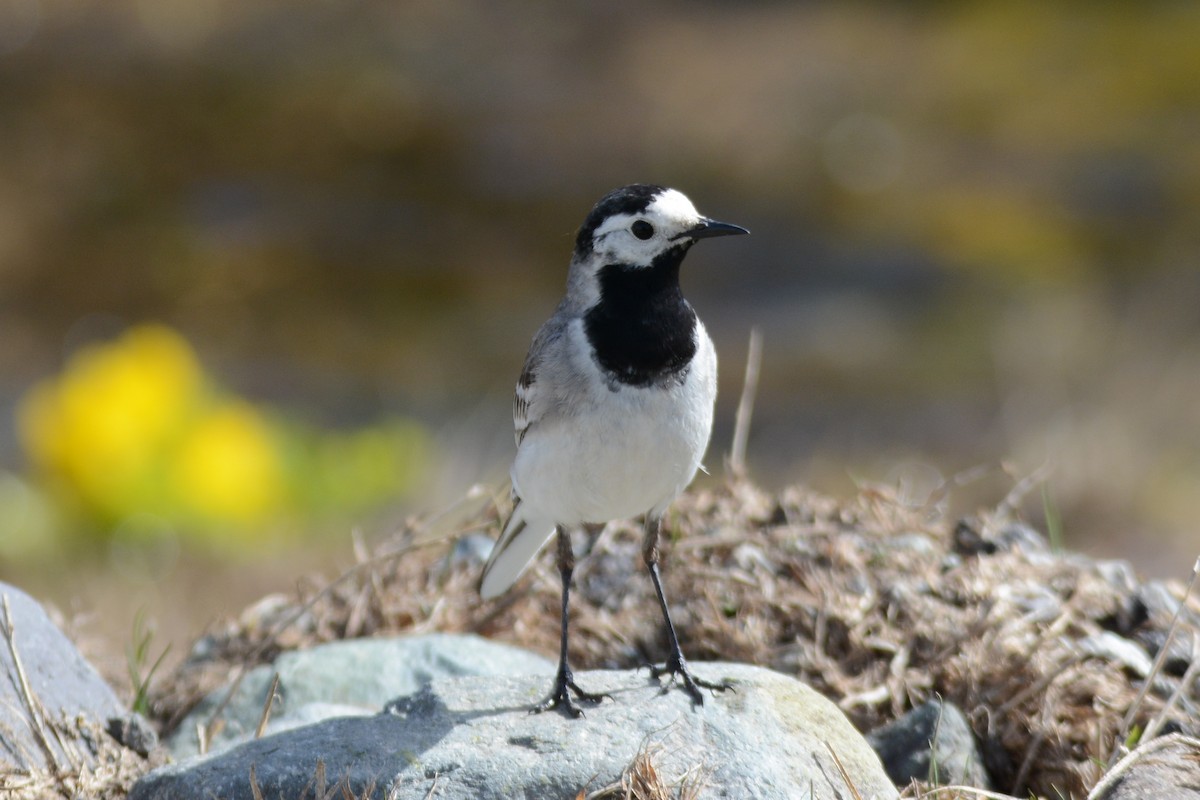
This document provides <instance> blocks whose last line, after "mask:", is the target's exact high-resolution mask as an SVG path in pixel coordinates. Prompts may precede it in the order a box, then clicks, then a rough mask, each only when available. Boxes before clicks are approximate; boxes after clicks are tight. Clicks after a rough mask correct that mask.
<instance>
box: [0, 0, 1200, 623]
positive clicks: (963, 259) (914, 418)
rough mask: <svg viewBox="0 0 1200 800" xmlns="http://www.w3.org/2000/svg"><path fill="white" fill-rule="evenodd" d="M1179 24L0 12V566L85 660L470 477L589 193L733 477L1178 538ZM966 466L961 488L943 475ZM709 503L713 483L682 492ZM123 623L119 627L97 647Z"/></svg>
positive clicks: (507, 454)
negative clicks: (740, 408) (100, 637)
mask: <svg viewBox="0 0 1200 800" xmlns="http://www.w3.org/2000/svg"><path fill="white" fill-rule="evenodd" d="M1197 42H1200V5H1198V4H1195V3H1187V2H1145V3H1138V4H1129V3H1116V2H1112V3H1109V2H1092V3H1063V4H1047V3H1036V2H1022V1H1018V2H1004V3H1000V2H994V3H988V2H964V3H945V2H938V3H932V2H930V3H896V2H865V1H864V2H855V3H823V4H815V3H813V4H810V3H788V2H740V3H733V2H707V3H683V2H678V3H645V2H640V3H633V2H624V1H622V0H617V1H616V2H613V1H611V0H610V1H608V2H590V1H585V0H577V1H576V2H568V3H558V4H541V3H523V2H516V1H515V0H406V2H403V3H397V2H388V1H386V0H354V1H353V2H329V1H327V0H305V1H304V2H295V0H286V2H285V1H284V0H236V2H235V0H104V1H103V2H100V0H93V1H92V2H88V0H0V579H4V580H8V581H12V582H15V583H17V584H19V585H22V586H23V587H25V588H27V589H29V590H30V591H33V592H35V593H37V594H39V596H41V597H42V598H44V599H48V600H51V601H53V602H55V603H57V604H58V605H59V607H60V608H63V609H64V610H65V611H67V612H68V613H84V614H91V615H92V616H93V617H94V625H93V626H92V627H91V629H92V630H95V631H99V632H101V633H104V634H106V635H110V636H112V637H115V638H116V640H117V641H123V640H122V639H121V637H122V636H124V637H125V639H128V637H129V635H130V634H129V631H130V629H131V627H132V624H133V623H131V620H132V619H133V618H134V614H135V612H136V611H137V610H138V609H141V610H143V611H144V612H145V613H147V614H148V616H149V617H150V618H152V620H155V621H156V622H157V624H158V625H159V626H160V627H162V628H165V629H166V630H165V632H164V633H163V634H162V635H163V636H164V638H166V639H167V640H171V639H172V638H174V639H177V640H181V641H187V640H188V639H189V638H190V637H191V636H193V635H195V634H197V633H199V632H200V630H202V628H203V626H204V624H205V623H206V622H207V621H208V620H210V619H211V618H212V617H213V616H214V615H216V614H222V613H230V612H232V611H235V610H236V609H238V608H240V607H241V606H242V605H244V604H245V603H246V602H248V601H250V600H253V599H254V598H257V597H259V596H261V595H263V594H265V593H267V592H268V591H273V590H281V589H282V590H286V589H287V588H288V587H289V586H291V585H292V584H293V583H294V581H295V580H296V578H297V576H299V575H300V574H302V573H303V572H305V571H306V570H309V569H313V568H318V567H319V568H324V569H326V570H331V569H336V568H337V567H338V566H339V565H341V566H344V565H345V564H346V563H349V561H350V560H351V556H350V539H351V535H350V533H351V531H352V530H357V531H359V532H360V533H361V535H362V537H363V538H365V539H368V540H369V539H371V538H374V537H378V536H382V535H385V534H386V533H387V532H388V531H389V530H390V529H391V526H392V525H394V522H395V520H396V519H397V518H399V517H400V516H401V515H403V514H408V513H422V512H433V511H436V510H438V509H439V508H444V507H445V506H446V505H447V504H449V503H451V502H453V501H454V499H455V498H458V497H461V496H462V495H463V493H464V492H465V491H466V490H467V488H468V487H469V486H471V485H473V484H475V483H483V484H485V485H486V486H487V487H488V488H489V489H490V490H491V491H494V492H495V493H496V494H497V495H501V494H502V493H503V492H504V491H505V487H504V482H505V480H506V470H507V463H508V460H509V459H510V458H511V455H512V450H513V445H512V440H511V419H510V409H511V390H512V384H513V381H514V379H515V376H516V374H517V372H518V371H519V369H520V366H521V363H522V360H523V356H524V353H525V349H526V347H527V346H528V343H529V339H530V337H531V336H532V334H533V331H534V330H535V329H536V327H537V326H538V325H539V324H540V323H541V322H542V320H543V319H544V318H545V317H546V316H547V315H548V314H549V313H550V311H551V310H552V309H553V307H554V305H555V304H556V302H557V300H558V297H559V295H560V293H561V290H562V286H563V283H564V278H565V268H566V263H567V259H568V257H569V254H570V249H571V244H572V238H573V234H574V231H575V229H576V228H577V226H578V225H579V223H580V222H581V221H582V219H583V216H584V215H585V214H586V212H587V211H588V210H589V208H590V207H591V205H592V203H594V202H595V200H596V199H598V198H599V197H600V196H601V195H602V194H603V193H604V192H606V191H608V190H609V189H611V188H614V187H616V186H619V185H622V184H624V183H629V182H634V181H641V182H656V183H663V184H666V185H670V186H674V187H676V188H679V189H681V190H682V191H684V192H685V193H687V194H688V195H689V196H690V197H691V198H692V199H693V200H694V201H695V203H696V205H697V206H698V207H699V208H700V210H701V211H702V212H703V213H706V214H709V215H711V216H714V217H716V218H718V219H723V220H728V221H731V222H736V223H739V224H742V225H745V226H747V227H749V228H750V229H751V230H752V231H753V234H754V235H753V236H751V237H748V238H745V239H739V240H738V241H732V240H730V241H722V242H718V243H716V244H713V245H709V246H707V247H704V248H698V249H697V250H696V251H695V252H694V253H693V254H692V255H691V256H690V257H689V259H688V262H687V265H686V267H685V275H684V288H685V291H686V292H687V294H688V296H689V298H690V299H691V301H692V303H693V305H694V306H695V307H696V308H697V309H698V311H699V312H700V314H701V315H702V316H703V318H704V320H705V321H706V323H707V324H708V327H709V329H710V332H711V333H712V335H713V337H714V339H715V341H716V344H717V348H718V352H719V353H720V357H721V364H722V378H721V397H720V401H719V408H718V422H717V430H716V432H715V435H714V441H713V446H712V448H711V450H710V453H709V457H708V463H709V466H710V468H711V469H712V472H713V473H714V476H715V478H719V476H720V475H721V474H722V472H723V470H722V460H723V458H724V454H725V453H726V452H727V451H728V449H729V439H730V432H731V428H732V420H733V411H734V408H735V405H736V400H737V395H738V392H739V390H740V388H741V381H742V370H743V367H744V364H745V357H746V356H745V353H746V344H747V339H748V335H749V331H750V328H751V327H752V326H759V327H760V328H761V330H762V332H763V341H764V357H763V366H762V375H761V382H760V387H759V394H758V400H757V404H756V406H755V413H754V422H753V427H752V430H751V436H750V442H749V455H748V462H749V468H750V472H751V475H752V476H753V477H754V478H755V479H756V480H758V481H760V482H762V483H763V484H765V485H767V486H769V487H779V486H782V485H785V484H788V483H791V482H795V481H804V482H807V483H809V484H810V485H812V486H813V487H814V488H816V489H819V490H821V491H825V492H830V493H835V494H841V495H846V494H849V493H851V492H853V491H854V490H855V487H856V485H859V484H861V483H863V482H868V481H882V482H887V483H892V484H897V485H900V486H902V487H903V489H904V491H905V492H907V493H908V496H910V497H911V499H913V501H914V502H923V501H924V500H925V499H926V498H927V497H928V495H929V494H930V492H932V491H933V490H934V489H935V488H936V487H937V486H938V485H939V484H940V483H942V482H943V481H945V480H950V479H952V478H953V477H954V476H956V475H957V476H960V481H959V482H960V483H961V484H962V486H960V487H959V488H958V489H957V490H955V492H954V496H953V501H954V503H955V504H957V505H958V506H960V507H961V508H962V509H963V510H970V509H971V508H973V507H974V506H976V505H978V504H982V505H994V504H995V503H996V502H998V501H999V500H1000V499H1001V498H1003V497H1004V496H1005V494H1006V493H1007V492H1008V491H1009V489H1011V487H1012V486H1013V484H1014V482H1015V481H1017V480H1019V479H1020V478H1022V477H1025V476H1029V475H1034V476H1035V477H1038V478H1039V480H1038V481H1037V483H1036V487H1035V488H1034V489H1033V491H1031V492H1030V493H1029V494H1028V495H1027V497H1026V499H1025V503H1024V510H1025V513H1026V515H1027V517H1028V518H1029V519H1030V520H1031V521H1032V522H1033V523H1034V524H1036V525H1037V526H1038V527H1041V528H1043V529H1046V528H1047V527H1049V528H1053V529H1054V530H1055V531H1056V532H1057V531H1061V533H1062V535H1063V537H1065V542H1066V544H1067V545H1068V546H1070V547H1072V548H1077V549H1081V550H1084V551H1087V552H1091V553H1095V554H1099V555H1104V556H1114V557H1122V558H1129V559H1131V560H1133V561H1134V563H1135V564H1136V565H1137V566H1138V567H1139V569H1141V570H1143V571H1145V572H1147V573H1149V574H1152V575H1161V576H1170V577H1185V576H1186V574H1187V569H1188V567H1189V566H1190V565H1191V563H1192V559H1193V558H1194V557H1195V555H1196V552H1197V550H1200V533H1198V525H1197V519H1200V402H1198V398H1200V269H1198V268H1197V261H1198V258H1200V223H1198V220H1200V46H1197ZM976 468H978V469H976ZM715 478H714V479H715ZM139 624H140V623H139Z"/></svg>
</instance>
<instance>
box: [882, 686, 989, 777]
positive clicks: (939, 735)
mask: <svg viewBox="0 0 1200 800" xmlns="http://www.w3.org/2000/svg"><path fill="white" fill-rule="evenodd" d="M867 741H868V742H870V743H871V746H872V747H874V748H875V752H876V753H878V754H879V757H880V758H881V759H882V760H883V765H884V768H885V769H886V770H887V774H888V777H890V778H891V779H892V781H893V782H895V783H896V784H907V783H908V782H909V781H912V780H913V779H916V780H919V781H925V782H928V783H933V784H936V785H939V786H949V785H960V786H972V787H975V788H977V789H990V788H992V786H991V781H990V780H989V778H988V774H987V770H986V769H985V768H984V766H983V756H982V755H981V754H980V752H979V748H978V746H977V745H976V742H975V735H974V733H972V731H971V726H970V725H969V724H967V718H966V717H964V716H963V713H962V711H960V710H959V709H958V706H956V705H954V704H953V703H946V702H938V701H936V700H930V701H929V702H927V703H925V704H924V705H922V706H918V707H917V708H914V709H913V710H912V711H909V712H908V713H907V714H905V715H904V716H902V717H900V718H899V719H897V720H895V721H894V722H890V723H888V724H887V725H884V726H882V727H880V728H877V729H876V730H874V731H871V733H869V734H867Z"/></svg>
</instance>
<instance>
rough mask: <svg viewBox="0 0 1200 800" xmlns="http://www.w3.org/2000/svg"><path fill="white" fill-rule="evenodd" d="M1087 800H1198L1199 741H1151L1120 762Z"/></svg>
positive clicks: (1168, 738)
mask: <svg viewBox="0 0 1200 800" xmlns="http://www.w3.org/2000/svg"><path fill="white" fill-rule="evenodd" d="M1088 797H1089V800H1146V798H1161V799H1162V800H1200V739H1193V738H1189V737H1186V736H1180V735H1178V734H1175V735H1171V736H1163V737H1162V738H1160V739H1154V740H1153V741H1150V742H1147V743H1145V744H1143V745H1142V746H1141V747H1139V748H1138V749H1137V750H1134V751H1133V752H1132V753H1130V754H1129V755H1128V756H1126V757H1125V758H1123V759H1122V760H1121V761H1120V762H1119V763H1118V764H1117V765H1116V766H1115V767H1113V769H1112V770H1111V771H1110V772H1109V773H1108V775H1106V776H1105V777H1104V780H1102V781H1101V782H1100V783H1099V784H1098V785H1097V786H1096V788H1095V789H1094V790H1093V791H1092V794H1090V795H1088Z"/></svg>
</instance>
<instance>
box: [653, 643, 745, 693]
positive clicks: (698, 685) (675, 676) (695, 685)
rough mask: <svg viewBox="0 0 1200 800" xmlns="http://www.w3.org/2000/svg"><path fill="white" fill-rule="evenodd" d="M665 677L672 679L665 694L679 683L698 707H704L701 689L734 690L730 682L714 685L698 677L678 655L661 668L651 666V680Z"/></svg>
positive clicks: (663, 688)
mask: <svg viewBox="0 0 1200 800" xmlns="http://www.w3.org/2000/svg"><path fill="white" fill-rule="evenodd" d="M663 675H668V676H670V678H671V679H670V681H668V682H667V683H666V684H665V685H664V686H663V687H662V691H663V694H666V693H667V692H668V691H670V689H671V687H672V686H673V685H675V683H676V682H677V681H678V682H680V683H682V684H683V688H684V690H685V691H686V692H687V693H688V694H689V695H691V698H692V703H693V704H694V705H698V706H702V705H704V695H703V693H701V691H700V690H701V689H708V690H709V691H711V692H726V691H731V690H732V689H733V684H732V683H730V682H729V681H720V682H717V683H713V682H712V681H706V680H704V679H703V678H700V677H697V676H696V675H695V674H693V673H692V671H691V669H689V668H688V665H687V661H685V660H684V658H683V656H682V655H681V654H678V653H676V654H675V655H673V656H671V657H670V658H669V659H667V663H666V664H664V665H663V666H661V667H659V666H655V665H651V666H650V677H651V678H653V679H654V680H658V679H659V678H661V677H662V676H663Z"/></svg>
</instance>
